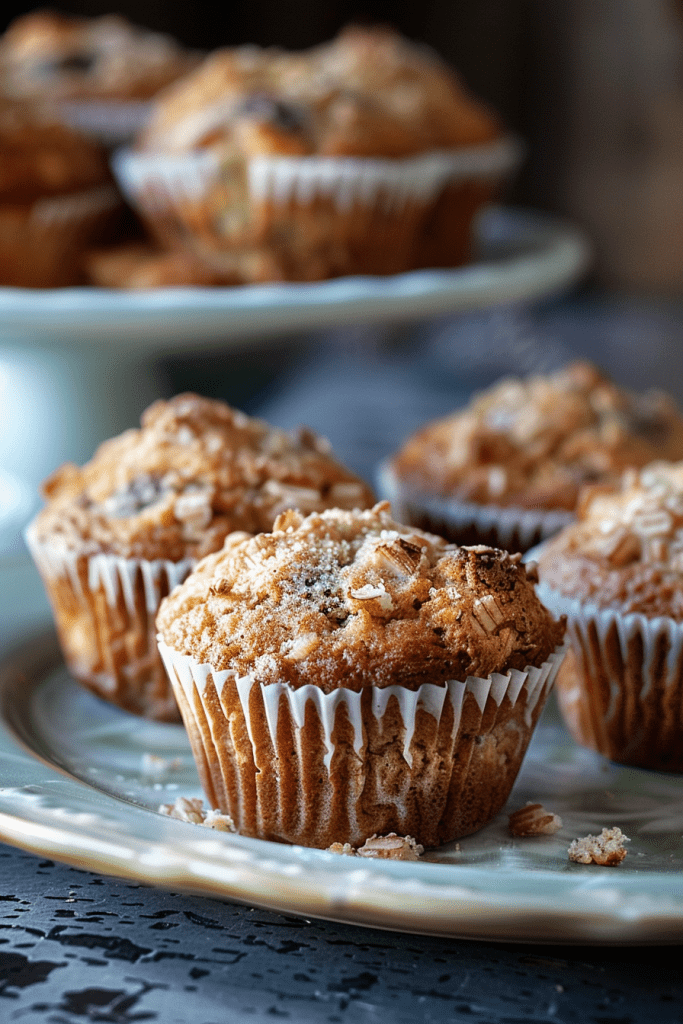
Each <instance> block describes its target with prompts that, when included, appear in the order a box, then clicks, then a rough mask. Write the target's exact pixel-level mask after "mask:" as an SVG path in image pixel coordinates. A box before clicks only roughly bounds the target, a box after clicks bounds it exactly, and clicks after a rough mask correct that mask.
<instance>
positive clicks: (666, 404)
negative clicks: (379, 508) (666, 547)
mask: <svg viewBox="0 0 683 1024" xmlns="http://www.w3.org/2000/svg"><path fill="white" fill-rule="evenodd" d="M659 458H662V459H672V460H673V459H680V458H683V417H681V414H680V412H679V410H678V409H677V408H676V407H675V405H674V403H673V402H672V400H671V399H670V398H668V397H667V396H665V395H663V394H660V393H654V392H648V393H645V394H643V395H634V394H631V393H629V392H627V391H624V390H623V389H621V388H619V387H617V386H616V385H615V384H613V383H612V382H611V381H609V380H608V379H607V378H606V377H604V376H603V375H602V374H601V373H600V372H599V371H598V370H597V369H596V368H595V367H594V366H591V365H590V364H589V363H585V362H578V363H573V364H570V365H569V366H567V367H565V368H564V369H562V370H560V371H558V372H556V373H553V374H550V375H546V376H541V375H537V376H532V377H529V378H528V379H526V380H515V379H505V380H503V381H501V382H499V383H498V384H497V385H495V386H494V387H492V388H490V389H489V390H488V391H484V392H482V393H481V394H479V395H478V396H476V397H475V399H474V400H473V401H472V402H471V403H470V405H469V406H468V407H467V408H466V409H464V410H460V411H458V412H456V413H454V414H452V415H450V416H448V417H445V418H444V419H441V420H437V421H435V422H433V423H430V424H428V425H427V426H425V427H423V428H422V430H420V431H418V433H416V434H415V435H413V436H412V437H411V438H409V440H408V441H407V442H406V444H405V445H404V446H403V448H402V449H401V450H400V451H399V453H398V454H397V455H396V456H395V458H394V459H393V462H392V465H393V470H394V472H395V474H396V475H397V477H398V478H399V479H400V480H401V481H402V483H403V484H404V485H405V486H407V487H409V488H414V489H415V490H416V491H418V492H423V493H426V494H436V495H443V496H453V497H455V498H458V499H460V500H464V501H474V502H477V503H480V504H490V505H495V506H501V507H517V508H529V509H532V508H533V509H549V510H550V509H567V510H569V511H571V510H573V509H574V508H575V507H576V503H577V500H578V495H579V491H580V488H581V487H582V486H583V485H584V484H585V483H586V482H589V481H594V480H614V479H615V478H617V477H618V476H619V475H620V474H621V472H622V471H623V470H624V469H626V468H628V467H629V466H636V467H640V466H644V465H646V464H647V463H648V462H651V461H653V460H654V459H659Z"/></svg>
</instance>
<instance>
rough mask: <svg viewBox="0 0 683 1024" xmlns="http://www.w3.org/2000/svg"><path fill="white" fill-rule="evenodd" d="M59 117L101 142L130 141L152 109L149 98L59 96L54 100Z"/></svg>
mask: <svg viewBox="0 0 683 1024" xmlns="http://www.w3.org/2000/svg"><path fill="white" fill-rule="evenodd" d="M57 112H58V114H59V115H60V117H61V118H62V119H63V120H64V121H65V122H66V123H67V124H68V125H70V126H71V127H72V128H76V129H78V130H79V131H81V132H83V134H85V135H89V136H90V137H91V138H94V139H97V140H98V141H99V142H102V143H103V144H104V145H105V146H121V145H123V144H124V143H130V142H131V141H132V140H133V139H134V138H135V136H136V135H137V134H138V132H140V131H142V129H143V128H144V127H145V125H146V124H147V121H148V120H149V117H150V114H151V112H152V104H151V102H150V101H149V100H135V99H131V100H95V99H93V100H88V99H74V100H61V101H60V102H59V103H58V104H57Z"/></svg>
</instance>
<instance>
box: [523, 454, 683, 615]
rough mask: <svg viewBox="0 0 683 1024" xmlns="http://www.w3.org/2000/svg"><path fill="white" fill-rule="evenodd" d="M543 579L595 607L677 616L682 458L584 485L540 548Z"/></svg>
mask: <svg viewBox="0 0 683 1024" xmlns="http://www.w3.org/2000/svg"><path fill="white" fill-rule="evenodd" d="M539 575H540V578H541V580H542V581H543V582H545V583H547V584H548V585H549V586H551V587H553V588H554V589H556V590H559V591H560V592H561V593H563V594H566V595H567V596H569V597H576V598H579V599H580V600H583V601H590V602H591V603H594V604H597V605H598V606H599V607H602V608H618V609H619V610H620V611H622V612H624V613H630V612H640V613H641V614H643V615H646V616H648V617H655V616H658V615H665V616H669V617H671V618H673V619H675V620H676V621H677V622H682V621H683V463H678V464H676V465H671V464H667V463H652V464H651V465H650V466H647V467H646V468H645V469H642V470H640V471H639V472H636V471H634V470H631V471H629V472H627V473H625V474H624V476H623V478H622V480H621V481H620V483H619V484H615V485H613V486H611V487H610V486H604V487H602V486H601V487H598V486H596V487H593V488H589V489H587V490H586V492H585V493H584V495H583V497H582V500H581V502H580V504H579V509H578V519H577V522H576V523H572V524H571V526H568V527H566V528H565V529H564V530H563V531H562V532H561V533H559V534H558V535H557V536H556V537H554V538H553V539H552V540H551V541H549V542H548V543H547V545H545V546H544V550H543V553H542V556H541V558H540V560H539Z"/></svg>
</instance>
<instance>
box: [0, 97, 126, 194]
mask: <svg viewBox="0 0 683 1024" xmlns="http://www.w3.org/2000/svg"><path fill="white" fill-rule="evenodd" d="M107 180H109V169H108V165H107V158H106V154H105V152H104V150H103V149H102V147H101V146H99V145H98V144H97V143H95V142H93V141H91V140H90V139H87V138H85V137H84V136H83V135H80V134H79V133H78V132H77V131H74V130H73V129H71V128H67V127H66V125H64V124H61V123H59V122H58V121H56V120H55V118H54V117H53V116H51V115H50V114H49V112H48V111H47V110H46V109H45V108H43V107H39V106H37V105H34V104H32V103H30V102H22V101H19V100H11V99H7V98H0V201H2V202H13V203H29V202H33V200H34V199H37V198H39V197H41V196H53V195H61V194H63V193H67V192H77V191H80V190H81V189H84V188H89V187H90V186H92V185H98V184H100V183H102V182H105V181H107Z"/></svg>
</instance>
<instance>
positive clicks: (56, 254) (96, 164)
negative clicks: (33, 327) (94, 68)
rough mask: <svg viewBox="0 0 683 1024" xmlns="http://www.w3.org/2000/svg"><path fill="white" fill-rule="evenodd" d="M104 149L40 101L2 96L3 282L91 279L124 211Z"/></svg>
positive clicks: (0, 227) (0, 273)
mask: <svg viewBox="0 0 683 1024" xmlns="http://www.w3.org/2000/svg"><path fill="white" fill-rule="evenodd" d="M120 206H121V201H120V197H119V195H118V193H117V191H116V188H115V187H114V185H113V182H112V180H111V176H110V174H109V169H108V165H107V159H106V154H105V153H104V151H103V150H102V148H101V147H100V146H99V145H97V144H96V143H94V142H92V141H91V140H90V139H87V138H85V137H84V136H83V135H81V134H80V133H79V132H76V131H74V130H73V129H70V128H67V127H66V126H65V125H63V124H61V123H60V122H59V121H57V120H55V118H54V117H53V116H52V115H51V114H50V113H49V112H47V111H46V110H45V108H43V107H40V106H38V105H36V104H33V103H29V102H21V101H18V100H10V99H6V98H0V284H2V285H15V286H23V287H57V286H60V285H70V284H79V283H82V282H83V281H84V271H83V259H84V254H85V251H86V248H87V247H88V246H89V245H90V244H92V243H94V242H95V241H96V240H97V239H98V238H99V239H102V238H103V237H106V231H107V230H108V229H109V228H110V227H111V226H112V224H113V222H114V220H115V218H116V216H117V213H118V211H119V209H120Z"/></svg>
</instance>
